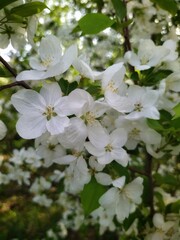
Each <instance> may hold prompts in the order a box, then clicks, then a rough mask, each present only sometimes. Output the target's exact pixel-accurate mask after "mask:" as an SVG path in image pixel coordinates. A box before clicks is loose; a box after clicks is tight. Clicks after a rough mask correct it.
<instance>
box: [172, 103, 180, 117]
mask: <svg viewBox="0 0 180 240" xmlns="http://www.w3.org/2000/svg"><path fill="white" fill-rule="evenodd" d="M173 110H174V112H175V115H174V117H173V120H174V119H176V118H180V103H178V104H177V105H176V106H175V107H174V108H173Z"/></svg>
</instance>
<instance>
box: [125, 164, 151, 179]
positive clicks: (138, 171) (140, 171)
mask: <svg viewBox="0 0 180 240" xmlns="http://www.w3.org/2000/svg"><path fill="white" fill-rule="evenodd" d="M128 169H129V170H130V171H131V172H133V173H139V174H140V175H144V176H146V177H148V176H149V175H148V174H147V172H145V171H142V170H139V169H136V168H133V167H130V166H129V167H128Z"/></svg>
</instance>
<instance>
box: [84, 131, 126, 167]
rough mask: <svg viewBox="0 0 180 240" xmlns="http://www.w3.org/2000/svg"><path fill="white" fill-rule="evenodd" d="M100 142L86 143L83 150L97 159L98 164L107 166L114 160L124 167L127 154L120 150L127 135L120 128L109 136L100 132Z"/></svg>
mask: <svg viewBox="0 0 180 240" xmlns="http://www.w3.org/2000/svg"><path fill="white" fill-rule="evenodd" d="M99 134H101V135H100V136H99V137H100V139H101V141H100V142H97V141H96V140H93V139H92V140H91V142H86V143H85V144H84V145H85V148H86V149H87V150H88V152H89V153H91V154H92V155H93V156H95V157H97V160H98V162H99V163H100V164H108V163H110V162H112V161H113V160H115V161H116V162H118V163H119V164H121V165H122V166H124V167H126V166H127V165H128V162H129V160H130V158H129V156H128V154H127V152H126V151H125V150H124V149H123V148H122V146H124V145H125V143H126V141H127V133H126V132H125V131H124V129H122V128H117V129H116V130H114V131H113V132H112V133H111V134H108V133H107V132H105V131H104V132H101V133H99Z"/></svg>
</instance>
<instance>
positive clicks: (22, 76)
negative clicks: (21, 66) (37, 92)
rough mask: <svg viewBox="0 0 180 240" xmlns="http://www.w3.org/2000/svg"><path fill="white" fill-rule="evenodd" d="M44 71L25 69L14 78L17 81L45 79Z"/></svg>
mask: <svg viewBox="0 0 180 240" xmlns="http://www.w3.org/2000/svg"><path fill="white" fill-rule="evenodd" d="M45 78H46V76H45V72H44V71H38V70H26V71H22V72H20V73H19V74H18V75H17V77H16V80H17V81H25V80H41V79H45Z"/></svg>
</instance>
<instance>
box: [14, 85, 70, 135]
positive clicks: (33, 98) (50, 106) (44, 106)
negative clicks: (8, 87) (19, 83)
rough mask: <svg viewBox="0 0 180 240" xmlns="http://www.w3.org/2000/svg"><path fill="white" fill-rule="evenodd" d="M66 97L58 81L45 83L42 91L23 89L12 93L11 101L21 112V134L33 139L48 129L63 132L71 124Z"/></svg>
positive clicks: (19, 126) (18, 127)
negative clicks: (63, 95)
mask: <svg viewBox="0 0 180 240" xmlns="http://www.w3.org/2000/svg"><path fill="white" fill-rule="evenodd" d="M65 99H66V98H65V97H62V92H61V89H60V87H59V85H58V84H57V83H51V84H44V86H43V87H42V88H41V90H40V93H37V92H36V91H34V90H29V89H28V90H25V89H23V90H20V91H18V92H17V93H15V94H14V95H12V98H11V102H12V104H13V106H14V107H15V108H16V110H17V111H18V112H19V113H20V114H21V116H20V118H19V120H18V122H17V125H16V129H17V132H18V133H19V135H20V136H21V137H23V138H25V139H33V138H37V137H39V136H41V135H42V134H43V133H45V132H46V131H48V132H50V134H51V135H56V134H59V133H62V132H63V131H64V129H65V128H66V127H67V126H68V125H69V118H68V117H67V107H66V103H65Z"/></svg>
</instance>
